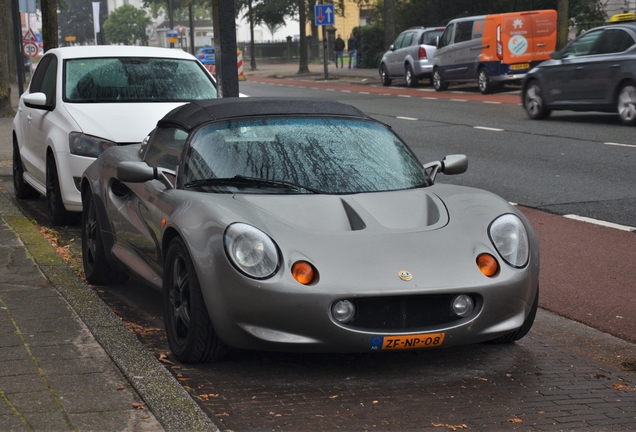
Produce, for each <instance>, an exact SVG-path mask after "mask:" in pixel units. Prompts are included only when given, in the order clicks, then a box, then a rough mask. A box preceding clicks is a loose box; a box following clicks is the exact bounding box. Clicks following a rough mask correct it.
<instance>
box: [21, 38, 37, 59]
mask: <svg viewBox="0 0 636 432" xmlns="http://www.w3.org/2000/svg"><path fill="white" fill-rule="evenodd" d="M22 53H23V54H24V55H25V56H26V57H33V56H36V55H38V46H37V45H36V44H34V43H33V42H26V43H25V44H24V45H22Z"/></svg>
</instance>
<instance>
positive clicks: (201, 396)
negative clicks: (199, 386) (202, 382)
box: [199, 394, 208, 400]
mask: <svg viewBox="0 0 636 432" xmlns="http://www.w3.org/2000/svg"><path fill="white" fill-rule="evenodd" d="M199 398H200V399H203V400H208V395H206V394H202V395H199Z"/></svg>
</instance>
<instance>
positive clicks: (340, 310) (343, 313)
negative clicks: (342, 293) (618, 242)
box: [331, 300, 356, 324]
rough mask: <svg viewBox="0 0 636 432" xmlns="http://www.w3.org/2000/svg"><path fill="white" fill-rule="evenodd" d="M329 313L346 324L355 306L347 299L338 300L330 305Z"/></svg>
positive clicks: (353, 312) (350, 318) (353, 313)
mask: <svg viewBox="0 0 636 432" xmlns="http://www.w3.org/2000/svg"><path fill="white" fill-rule="evenodd" d="M331 314H332V315H333V317H334V318H335V320H336V321H338V322H341V323H345V324H346V323H348V322H349V321H351V320H352V319H353V317H354V315H355V314H356V307H355V306H354V305H353V303H351V302H350V301H349V300H340V301H339V302H336V303H334V305H333V306H332V307H331Z"/></svg>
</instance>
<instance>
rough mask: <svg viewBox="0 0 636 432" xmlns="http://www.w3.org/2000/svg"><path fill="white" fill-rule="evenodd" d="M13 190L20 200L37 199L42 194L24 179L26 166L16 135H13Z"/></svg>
mask: <svg viewBox="0 0 636 432" xmlns="http://www.w3.org/2000/svg"><path fill="white" fill-rule="evenodd" d="M13 191H14V193H15V197H16V198H17V199H19V200H28V199H35V198H38V197H39V196H40V193H39V192H38V191H37V190H35V189H34V188H33V187H32V186H31V185H30V184H28V183H27V182H25V181H24V167H23V166H22V158H21V157H20V148H19V147H18V142H17V141H16V139H15V137H13Z"/></svg>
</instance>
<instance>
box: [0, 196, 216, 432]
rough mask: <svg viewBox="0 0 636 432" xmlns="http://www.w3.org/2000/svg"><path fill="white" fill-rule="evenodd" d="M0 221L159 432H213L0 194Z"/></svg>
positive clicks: (162, 370)
mask: <svg viewBox="0 0 636 432" xmlns="http://www.w3.org/2000/svg"><path fill="white" fill-rule="evenodd" d="M0 218H2V219H3V220H4V221H5V223H6V224H7V225H8V226H9V227H10V228H11V229H12V230H13V231H14V232H15V234H16V235H17V236H18V237H20V239H21V240H22V242H23V243H24V245H25V247H26V249H27V252H28V253H29V254H30V255H31V257H32V258H33V261H34V262H35V263H36V264H37V265H38V267H39V268H40V270H41V271H42V272H43V273H44V275H45V276H46V277H47V279H48V280H49V281H50V282H51V284H52V285H53V287H54V288H55V289H56V290H57V292H58V293H59V294H60V295H61V296H62V297H63V298H64V299H65V300H66V301H67V303H68V304H69V305H70V306H71V307H72V309H73V310H74V311H75V313H76V314H77V315H78V316H79V317H80V319H81V320H82V321H83V322H84V324H85V325H86V326H87V327H88V329H89V330H90V331H91V333H92V334H93V335H94V336H95V338H96V339H97V341H98V342H99V344H100V345H101V346H102V347H103V348H104V350H105V351H106V353H107V354H108V356H109V357H110V358H111V359H112V360H113V362H114V363H115V364H116V365H117V367H118V368H119V369H120V370H121V372H122V373H123V375H124V376H125V377H126V378H127V379H128V381H129V382H130V383H131V384H132V386H133V388H134V389H135V390H136V391H137V393H138V394H139V395H140V396H141V398H142V399H143V400H144V402H145V403H146V405H147V406H148V408H149V409H150V410H151V411H152V413H153V414H154V415H155V417H156V418H157V420H158V421H159V423H161V425H162V426H163V427H164V428H165V430H167V431H185V430H187V431H216V432H218V431H219V429H218V427H217V426H216V425H214V423H212V421H211V420H210V418H209V417H208V416H207V415H205V414H204V413H203V411H202V410H201V409H200V408H199V406H198V405H197V404H196V402H195V401H194V400H193V399H192V398H191V397H190V395H189V394H188V393H187V392H186V391H185V389H184V388H183V387H182V386H181V384H179V382H178V381H177V380H176V379H175V378H174V377H173V376H172V375H171V374H170V372H168V371H167V370H166V369H165V367H164V366H163V365H162V364H161V363H160V362H159V361H158V360H157V359H156V358H155V357H154V356H153V355H152V354H150V352H149V351H148V350H147V349H146V348H145V347H144V346H143V345H142V344H141V342H139V340H138V339H137V338H136V336H135V335H134V334H132V333H131V332H130V331H129V330H128V328H127V327H126V326H125V325H124V323H123V322H122V321H121V320H120V319H119V318H118V317H117V316H116V315H115V314H114V313H113V312H112V311H111V310H110V309H109V308H108V306H107V305H106V304H105V303H104V302H103V301H102V300H101V299H100V298H99V296H98V295H97V294H96V293H95V292H94V291H93V290H92V289H91V288H90V287H89V286H88V285H87V284H86V283H85V282H83V281H82V280H81V279H80V278H78V276H77V275H76V274H75V273H74V272H73V271H72V270H71V269H70V268H69V266H68V265H67V264H66V263H65V262H64V261H63V260H62V258H60V256H59V255H58V254H57V252H56V251H55V249H54V248H53V247H52V246H51V245H50V244H49V243H48V241H47V240H46V239H45V238H44V237H43V236H42V235H41V233H40V232H39V231H38V230H37V229H36V228H35V226H34V225H33V224H32V223H31V222H30V221H29V220H27V219H26V218H25V217H24V215H23V214H22V213H21V212H20V210H19V209H18V208H17V207H16V206H15V205H14V203H13V202H12V201H11V199H10V198H9V197H8V196H7V192H6V190H2V189H0Z"/></svg>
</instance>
